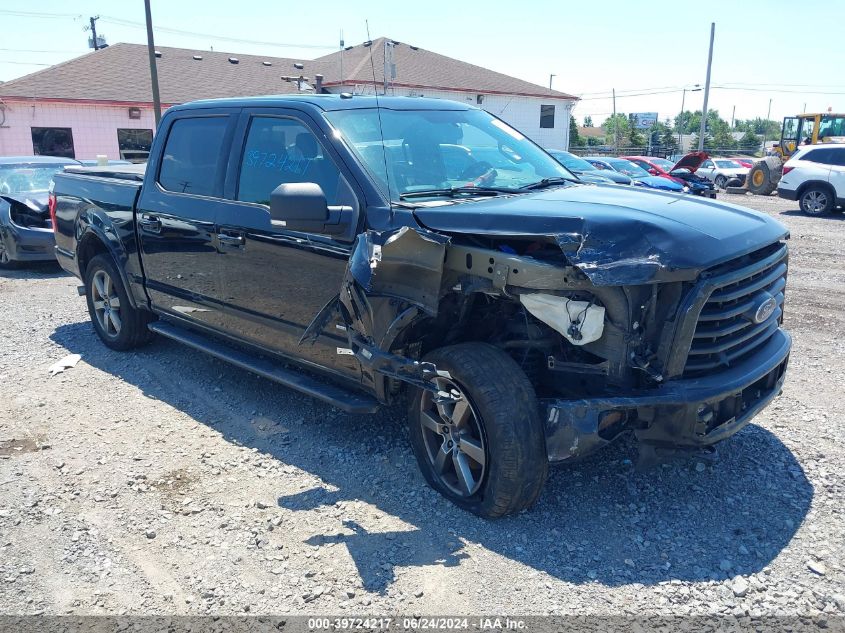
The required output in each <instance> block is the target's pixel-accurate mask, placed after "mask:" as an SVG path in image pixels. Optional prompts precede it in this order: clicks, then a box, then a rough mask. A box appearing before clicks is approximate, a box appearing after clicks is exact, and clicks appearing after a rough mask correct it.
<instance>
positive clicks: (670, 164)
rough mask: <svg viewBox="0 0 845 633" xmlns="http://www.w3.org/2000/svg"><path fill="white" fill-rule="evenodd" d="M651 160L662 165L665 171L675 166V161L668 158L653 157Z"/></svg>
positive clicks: (659, 165) (661, 167)
mask: <svg viewBox="0 0 845 633" xmlns="http://www.w3.org/2000/svg"><path fill="white" fill-rule="evenodd" d="M651 162H652V163H654V164H655V165H657V166H658V167H660V169H662V170H663V171H669V170H670V169H672V167H674V166H675V163H673V162H672V161H670V160H666V159H665V158H652V159H651Z"/></svg>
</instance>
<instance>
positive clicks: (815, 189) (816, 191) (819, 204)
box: [798, 185, 836, 216]
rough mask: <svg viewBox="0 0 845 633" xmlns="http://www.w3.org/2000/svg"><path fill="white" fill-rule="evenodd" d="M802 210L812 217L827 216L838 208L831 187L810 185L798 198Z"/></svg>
mask: <svg viewBox="0 0 845 633" xmlns="http://www.w3.org/2000/svg"><path fill="white" fill-rule="evenodd" d="M798 203H799V204H800V205H801V210H802V211H803V212H804V213H806V214H807V215H810V216H820V215H827V214H828V213H830V212H831V211H833V207H834V206H836V198H835V197H834V195H833V192H832V191H831V190H830V187H825V186H824V185H810V186H809V187H807V188H806V189H805V190H804V191H803V192H802V193H801V196H800V197H799V198H798Z"/></svg>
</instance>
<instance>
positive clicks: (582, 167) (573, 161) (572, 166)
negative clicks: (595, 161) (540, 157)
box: [549, 152, 598, 173]
mask: <svg viewBox="0 0 845 633" xmlns="http://www.w3.org/2000/svg"><path fill="white" fill-rule="evenodd" d="M549 154H551V155H552V156H554V158H555V160H556V161H557V162H559V163H560V164H561V165H563V166H564V167H566V168H567V169H568V170H569V171H574V172H575V173H578V172H581V171H598V170H597V169H596V168H595V167H594V166H593V165H591V164H590V163H588V162H587V161H585V160H584V159H583V158H579V157H578V156H576V155H575V154H570V153H569V152H549Z"/></svg>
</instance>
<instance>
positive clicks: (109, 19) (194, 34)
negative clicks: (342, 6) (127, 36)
mask: <svg viewBox="0 0 845 633" xmlns="http://www.w3.org/2000/svg"><path fill="white" fill-rule="evenodd" d="M101 19H102V21H103V22H106V23H108V24H113V25H115V26H126V27H130V28H140V29H146V25H144V24H143V23H141V22H135V21H133V20H124V19H123V18H116V17H113V16H108V15H103V16H101ZM155 30H156V31H160V32H162V33H170V34H173V35H184V36H187V37H201V38H205V39H213V40H217V41H221V42H234V43H237V44H257V45H259V46H275V47H277V48H313V49H334V48H337V45H335V44H328V45H322V44H289V43H283V42H262V41H259V40H252V39H244V38H240V37H227V36H223V35H215V34H213V33H198V32H196V31H185V30H183V29H173V28H169V27H165V26H156V27H155Z"/></svg>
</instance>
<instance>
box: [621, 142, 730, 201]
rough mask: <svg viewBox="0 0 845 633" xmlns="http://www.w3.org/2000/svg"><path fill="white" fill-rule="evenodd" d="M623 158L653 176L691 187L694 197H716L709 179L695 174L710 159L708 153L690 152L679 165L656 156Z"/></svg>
mask: <svg viewBox="0 0 845 633" xmlns="http://www.w3.org/2000/svg"><path fill="white" fill-rule="evenodd" d="M622 158H624V159H625V160H629V161H631V162H632V163H634V164H635V165H638V166H639V167H642V168H643V169H645V170H646V171H647V172H648V173H650V174H651V175H652V176H660V177H662V178H668V179H669V180H674V181H675V182H677V183H678V184H681V185H684V186H686V187H689V191H690V193H691V194H693V195H696V196H705V197H707V198H715V197H716V189H715V187H714V185H713V183H711V182H710V181H709V180H707V178H702V177H701V176H696V174H695V170H696V169H698V168H699V167H700V166H701V164H702V163H703V162H704V161H705V160H707V159H708V158H709V157H708V155H707V152H690V153H689V154H686V155H685V156H683V157H682V158H681V159H680V160H679V161H678V162H677V163H673V162H672V161H670V160H667V159H665V158H658V157H656V156H623V157H622Z"/></svg>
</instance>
